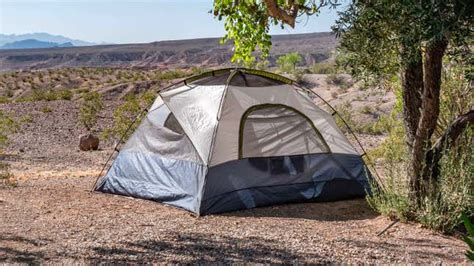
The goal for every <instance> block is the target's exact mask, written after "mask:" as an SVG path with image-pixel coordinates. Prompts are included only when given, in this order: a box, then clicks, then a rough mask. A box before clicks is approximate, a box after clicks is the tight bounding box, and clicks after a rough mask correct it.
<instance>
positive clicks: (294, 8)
mask: <svg viewBox="0 0 474 266" xmlns="http://www.w3.org/2000/svg"><path fill="white" fill-rule="evenodd" d="M263 2H264V3H265V5H266V6H267V8H268V13H269V15H270V16H271V17H273V18H276V19H279V20H281V21H282V22H283V23H285V24H288V25H289V26H290V27H292V28H294V27H295V22H296V17H297V15H298V10H299V5H297V4H295V3H294V2H293V3H292V4H291V6H290V7H291V8H290V10H289V12H290V13H288V12H287V11H285V10H283V9H281V8H280V7H279V6H278V4H277V2H276V0H263Z"/></svg>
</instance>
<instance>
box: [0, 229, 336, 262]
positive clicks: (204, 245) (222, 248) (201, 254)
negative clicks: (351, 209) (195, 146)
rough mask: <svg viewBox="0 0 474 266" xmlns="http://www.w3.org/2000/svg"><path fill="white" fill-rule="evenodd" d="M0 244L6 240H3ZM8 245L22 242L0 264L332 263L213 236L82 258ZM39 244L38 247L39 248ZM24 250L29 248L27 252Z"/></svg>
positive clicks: (93, 250)
mask: <svg viewBox="0 0 474 266" xmlns="http://www.w3.org/2000/svg"><path fill="white" fill-rule="evenodd" d="M0 240H2V241H3V240H5V238H2V239H0ZM7 240H8V241H16V242H22V243H21V244H23V246H22V247H21V248H11V247H1V246H0V262H1V261H3V262H21V263H32V264H37V263H41V262H44V261H52V262H54V261H63V262H64V261H67V262H74V261H76V262H87V263H93V264H96V263H105V264H108V263H112V264H117V263H147V262H159V261H166V262H171V263H203V262H254V263H271V262H273V263H294V262H302V263H305V262H318V263H324V264H326V263H331V261H329V260H327V259H324V258H322V257H320V256H318V255H317V254H309V253H304V252H301V251H300V252H298V251H292V250H289V249H287V248H283V247H281V243H278V242H276V241H272V240H268V239H264V238H260V237H245V238H235V237H229V236H224V237H222V236H220V237H216V236H215V235H212V234H195V233H193V234H182V233H174V232H173V233H163V235H162V236H160V240H141V241H130V242H118V243H115V242H114V243H107V244H105V245H100V246H93V247H88V248H86V250H79V252H80V253H84V254H77V255H76V254H65V253H61V254H49V253H45V252H42V251H36V249H37V247H38V245H43V244H44V242H38V241H35V240H31V239H27V238H23V237H16V236H10V237H9V238H8V239H7ZM38 243H41V244H38ZM26 246H29V247H28V248H26Z"/></svg>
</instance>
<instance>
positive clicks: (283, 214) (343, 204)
mask: <svg viewBox="0 0 474 266" xmlns="http://www.w3.org/2000/svg"><path fill="white" fill-rule="evenodd" d="M219 215H222V216H234V217H273V218H288V219H308V220H319V221H349V220H365V219H372V218H375V217H377V216H378V214H377V213H376V212H374V211H373V210H372V209H371V208H370V206H369V205H368V203H367V201H366V200H365V199H354V200H344V201H335V202H317V203H316V202H312V203H299V204H285V205H277V206H269V207H263V208H255V209H249V210H243V211H236V212H230V213H223V214H219Z"/></svg>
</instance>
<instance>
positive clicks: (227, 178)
mask: <svg viewBox="0 0 474 266" xmlns="http://www.w3.org/2000/svg"><path fill="white" fill-rule="evenodd" d="M269 76H271V75H269ZM269 76H265V77H261V76H258V75H253V74H245V73H243V72H242V73H238V72H231V71H229V72H219V74H218V75H215V76H214V75H213V76H208V77H205V78H203V79H198V80H194V81H193V82H191V83H190V84H186V83H184V85H182V86H177V87H174V88H172V89H170V90H167V91H164V92H161V93H160V95H159V96H158V97H157V99H156V101H155V102H154V103H153V105H152V107H151V108H150V111H149V112H148V114H147V115H146V117H145V118H144V119H143V120H142V121H141V123H140V125H139V126H138V128H137V129H136V131H135V132H134V133H133V134H132V136H131V137H130V138H129V139H128V140H127V142H126V143H125V144H124V146H123V147H122V149H121V151H120V153H119V154H118V156H117V158H116V159H115V161H114V162H113V164H112V166H111V168H110V169H109V171H108V172H107V174H106V175H105V176H104V177H103V178H102V179H101V180H100V182H99V183H98V185H97V186H96V190H98V191H102V192H107V193H114V194H120V195H127V196H132V197H137V198H144V199H150V200H155V201H158V202H163V203H166V204H170V205H173V206H176V207H180V208H184V209H186V210H189V211H191V212H193V213H196V214H209V213H219V212H225V211H232V210H238V209H245V208H253V207H258V206H265V205H269V204H278V203H287V202H298V201H310V200H311V201H312V200H338V199H345V198H352V197H362V196H364V195H365V194H366V193H367V191H369V185H368V180H369V179H370V173H369V172H368V171H367V169H366V166H365V164H364V162H363V160H362V158H361V157H360V156H359V155H358V154H357V152H356V150H355V149H354V148H353V147H352V146H351V144H350V143H349V141H348V140H347V138H346V137H345V136H344V134H343V133H342V132H341V130H339V128H338V127H337V125H336V123H335V121H334V119H333V117H332V116H331V115H330V114H328V113H326V112H325V111H324V110H322V109H320V108H318V107H317V106H316V105H315V104H314V103H313V101H312V100H311V98H310V97H309V96H308V94H307V93H306V92H305V91H304V90H301V89H299V88H296V87H294V86H292V85H290V84H284V83H283V82H282V81H281V80H285V79H284V78H281V79H278V80H277V79H272V78H270V77H269ZM227 83H228V85H227ZM260 107H262V108H260ZM253 108H255V110H254V109H253Z"/></svg>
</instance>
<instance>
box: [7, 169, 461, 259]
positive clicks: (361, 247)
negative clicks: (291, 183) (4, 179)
mask: <svg viewBox="0 0 474 266" xmlns="http://www.w3.org/2000/svg"><path fill="white" fill-rule="evenodd" d="M92 182H93V178H91V177H55V178H51V177H49V178H37V179H31V180H28V181H25V182H21V183H20V184H19V185H18V186H17V187H15V188H2V189H0V212H1V213H2V215H1V216H0V224H1V226H0V261H4V262H28V263H43V262H55V263H56V262H59V263H71V262H81V263H96V262H106V263H117V262H137V263H142V262H172V263H177V262H179V263H197V262H216V261H219V262H259V263H294V262H301V263H342V262H344V263H467V261H466V260H465V256H464V254H463V250H464V249H465V248H466V247H465V246H464V244H463V243H462V242H461V241H460V240H458V239H456V238H453V237H447V236H443V235H439V234H436V233H433V232H431V231H429V230H425V229H422V228H420V227H419V226H417V225H412V224H402V223H399V224H397V225H396V226H395V227H392V228H391V229H389V230H388V232H387V233H386V234H384V235H382V236H381V237H377V236H376V233H377V232H379V231H381V230H382V229H383V228H384V227H385V226H386V225H387V224H389V222H390V221H388V220H387V219H385V218H383V217H381V216H378V215H376V214H375V213H374V212H373V211H372V210H371V209H370V208H369V207H368V206H367V204H366V202H365V200H363V199H360V200H352V201H340V202H331V203H305V204H291V205H280V206H273V207H266V208H258V209H253V210H246V211H239V212H231V213H227V214H221V215H209V216H203V217H199V218H198V217H194V216H192V215H191V214H190V213H188V212H186V211H183V210H179V209H176V208H172V207H168V206H165V205H162V204H159V203H155V202H152V201H146V200H139V199H133V198H128V197H123V196H114V195H108V194H102V193H91V192H89V191H88V190H89V189H90V186H91V183H92Z"/></svg>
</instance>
